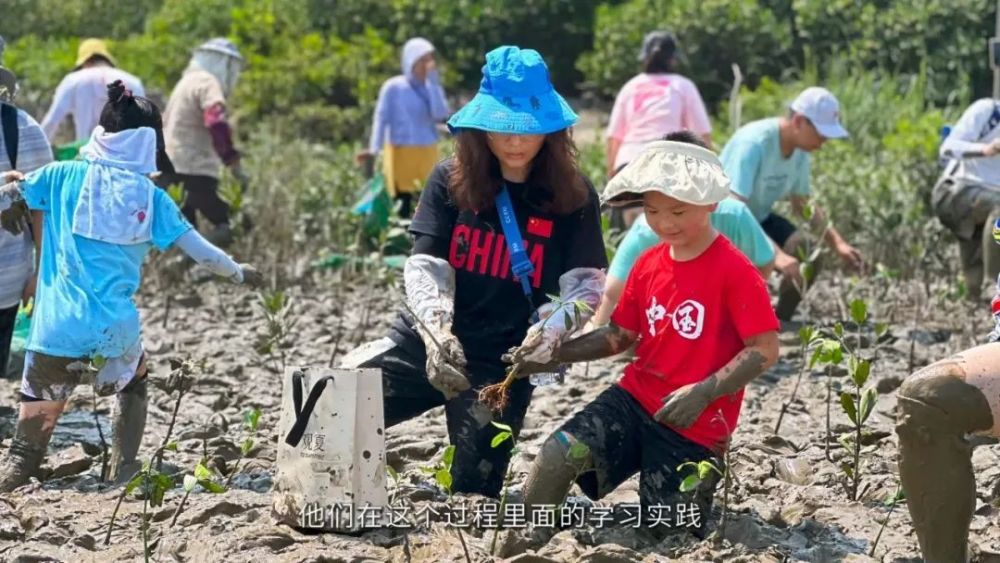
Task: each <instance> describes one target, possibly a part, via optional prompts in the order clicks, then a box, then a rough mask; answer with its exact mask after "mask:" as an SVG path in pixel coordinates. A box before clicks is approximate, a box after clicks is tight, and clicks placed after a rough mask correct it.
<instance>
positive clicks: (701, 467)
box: [698, 461, 715, 480]
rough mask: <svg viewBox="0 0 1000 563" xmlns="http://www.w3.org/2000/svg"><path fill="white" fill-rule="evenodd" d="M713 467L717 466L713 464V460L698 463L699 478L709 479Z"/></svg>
mask: <svg viewBox="0 0 1000 563" xmlns="http://www.w3.org/2000/svg"><path fill="white" fill-rule="evenodd" d="M713 469H715V466H713V465H712V462H710V461H702V462H699V463H698V478H699V479H702V480H704V479H708V478H709V477H710V476H711V475H712V470H713Z"/></svg>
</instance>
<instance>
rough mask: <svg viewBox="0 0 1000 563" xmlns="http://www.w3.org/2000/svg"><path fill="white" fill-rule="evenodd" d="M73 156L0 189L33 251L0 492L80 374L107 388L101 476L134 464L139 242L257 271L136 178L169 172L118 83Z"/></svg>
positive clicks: (149, 126)
mask: <svg viewBox="0 0 1000 563" xmlns="http://www.w3.org/2000/svg"><path fill="white" fill-rule="evenodd" d="M80 154H81V155H82V157H83V159H82V160H78V161H72V162H59V163H55V164H52V165H49V166H46V167H44V168H42V169H40V170H38V171H37V172H34V173H32V174H30V175H28V176H27V177H23V176H20V175H17V176H18V177H19V179H21V182H20V183H19V184H10V185H8V186H5V187H4V189H3V190H0V196H3V195H4V194H6V195H7V197H11V196H13V198H14V199H15V200H17V199H18V196H20V197H21V198H23V199H21V200H19V201H15V202H14V205H12V206H11V208H10V209H9V210H8V211H6V212H5V213H4V214H5V215H6V217H3V224H4V227H5V228H7V227H8V226H10V225H16V224H19V223H20V222H21V221H20V220H19V218H16V217H14V216H15V215H17V214H21V215H23V214H25V213H26V212H27V211H28V210H30V212H31V222H32V225H33V228H34V232H35V240H36V252H37V253H38V254H39V255H40V268H39V275H38V287H37V290H36V294H35V308H34V314H33V319H32V326H31V333H30V335H29V337H28V344H27V354H26V356H25V367H24V373H23V376H22V382H21V411H20V416H19V418H18V424H17V431H16V433H15V436H14V439H13V441H12V442H11V446H10V449H9V450H8V452H7V457H6V459H5V460H4V462H3V464H2V465H0V491H3V492H7V491H12V490H14V489H15V488H17V487H19V486H21V485H23V484H25V483H27V482H28V480H29V479H30V477H32V476H34V475H35V474H36V473H37V471H38V468H39V466H40V464H41V461H42V457H43V456H44V454H45V450H46V447H47V446H48V442H49V439H50V437H51V435H52V430H53V428H54V426H55V424H56V421H57V419H58V418H59V415H60V414H61V413H62V411H63V408H64V407H65V405H66V400H67V399H68V398H69V396H70V394H71V393H72V391H73V388H74V387H75V386H76V385H77V384H79V383H82V382H84V381H85V378H89V377H93V379H94V386H95V390H96V392H97V393H98V394H99V395H110V394H112V393H117V395H118V405H117V407H118V408H117V412H116V417H115V421H114V438H113V441H112V456H111V462H112V463H111V465H112V468H111V473H112V479H118V478H119V477H121V478H127V477H130V476H131V472H127V473H126V470H127V469H131V468H133V467H134V466H135V465H136V459H135V458H136V455H137V454H138V449H139V445H140V443H141V442H142V434H143V431H144V429H145V422H146V362H145V354H144V353H143V349H142V339H141V335H140V326H139V311H138V309H137V308H136V306H135V303H134V301H133V296H134V295H135V292H136V291H137V290H138V289H139V283H140V281H141V270H142V263H143V260H144V258H145V256H146V254H147V253H148V252H149V250H150V249H152V248H153V247H156V248H158V249H159V250H161V251H162V250H166V249H167V248H169V247H171V246H174V245H176V246H179V247H180V248H181V249H182V250H183V251H184V252H185V253H187V254H188V255H189V256H191V257H192V258H193V259H194V260H196V261H197V262H199V263H201V264H204V265H205V266H207V267H208V268H209V269H211V270H212V271H213V272H215V273H216V274H218V275H221V276H224V277H226V278H228V279H230V280H232V281H234V282H237V283H257V282H258V281H259V279H260V275H259V274H258V273H257V272H256V270H254V269H253V268H252V267H251V266H249V265H239V264H236V263H235V262H233V260H232V259H231V258H229V257H228V256H227V255H226V254H224V253H223V252H222V251H220V250H219V249H217V248H215V247H214V246H212V245H210V244H209V243H208V242H207V241H205V239H204V238H202V237H201V235H199V234H198V232H197V231H196V230H194V229H193V228H192V227H191V225H190V224H189V223H188V222H187V221H186V220H185V219H184V217H183V215H182V214H181V211H180V209H178V207H177V205H176V204H175V203H174V202H173V200H171V199H170V197H169V195H168V194H167V193H166V192H164V191H163V190H160V189H157V188H156V187H155V186H154V185H153V183H152V181H151V180H150V179H149V178H148V175H149V174H150V173H152V172H155V171H156V170H157V169H159V170H160V171H167V172H169V171H171V170H172V166H171V165H170V161H169V158H168V157H167V156H166V153H165V152H164V150H163V133H162V121H161V117H160V113H159V111H158V110H157V108H156V106H155V105H153V103H152V102H150V101H149V100H147V99H145V98H141V97H136V96H133V95H132V93H131V92H129V91H128V90H126V89H125V86H124V84H123V83H122V82H121V81H117V82H115V83H113V84H111V85H109V86H108V103H107V104H106V105H105V106H104V110H103V111H102V113H101V120H100V126H99V127H97V129H95V130H94V132H93V134H92V136H91V138H90V141H89V142H88V144H87V145H85V146H84V147H83V148H81V150H80ZM86 381H88V382H89V379H87V380H86ZM123 468H125V469H123Z"/></svg>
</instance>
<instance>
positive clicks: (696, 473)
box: [677, 449, 730, 540]
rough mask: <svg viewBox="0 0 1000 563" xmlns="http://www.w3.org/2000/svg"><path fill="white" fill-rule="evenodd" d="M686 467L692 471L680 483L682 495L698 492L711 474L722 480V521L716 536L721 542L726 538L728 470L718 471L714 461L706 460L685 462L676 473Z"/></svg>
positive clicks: (678, 467) (727, 453) (727, 451)
mask: <svg viewBox="0 0 1000 563" xmlns="http://www.w3.org/2000/svg"><path fill="white" fill-rule="evenodd" d="M728 455H729V450H728V449H727V450H726V456H727V458H728ZM727 463H728V459H727ZM687 467H690V468H692V470H693V471H692V472H691V474H690V475H688V476H687V477H685V478H684V480H682V481H681V484H680V487H678V488H679V490H680V492H682V493H691V492H694V491H696V490H698V488H699V487H701V486H702V483H704V482H705V481H706V480H708V478H709V477H711V476H712V473H715V474H717V475H718V476H719V477H721V478H722V479H723V493H722V520H720V521H719V534H718V535H717V536H716V538H718V539H720V540H721V539H722V538H724V537H725V536H726V523H727V520H728V512H729V510H728V506H729V486H730V483H729V471H728V469H727V470H726V471H723V470H721V469H719V466H718V465H716V464H715V462H714V461H712V460H708V459H706V460H703V461H699V462H697V463H695V462H693V461H686V462H684V463H682V464H680V465H678V466H677V472H678V473H680V472H681V471H683V470H684V469H685V468H687ZM727 467H728V466H727ZM706 517H707V515H706Z"/></svg>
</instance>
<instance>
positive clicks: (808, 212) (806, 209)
mask: <svg viewBox="0 0 1000 563" xmlns="http://www.w3.org/2000/svg"><path fill="white" fill-rule="evenodd" d="M814 214H815V209H814V208H813V206H812V204H811V203H807V204H805V205H803V206H802V218H803V219H805V220H806V221H812V218H813V215H814Z"/></svg>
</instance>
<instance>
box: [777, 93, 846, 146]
mask: <svg viewBox="0 0 1000 563" xmlns="http://www.w3.org/2000/svg"><path fill="white" fill-rule="evenodd" d="M791 109H792V111H794V112H795V113H798V114H801V115H804V116H805V117H807V118H808V119H809V121H811V122H812V124H813V125H814V126H815V127H816V131H818V132H819V134H820V135H823V136H824V137H826V138H827V139H843V138H844V137H847V129H844V126H843V125H841V124H840V102H838V101H837V98H836V97H835V96H834V95H833V94H832V93H831V92H830V91H829V90H827V89H826V88H820V87H819V86H810V87H809V88H806V89H805V90H803V91H802V93H801V94H799V96H798V97H797V98H795V101H794V102H792V105H791Z"/></svg>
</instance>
